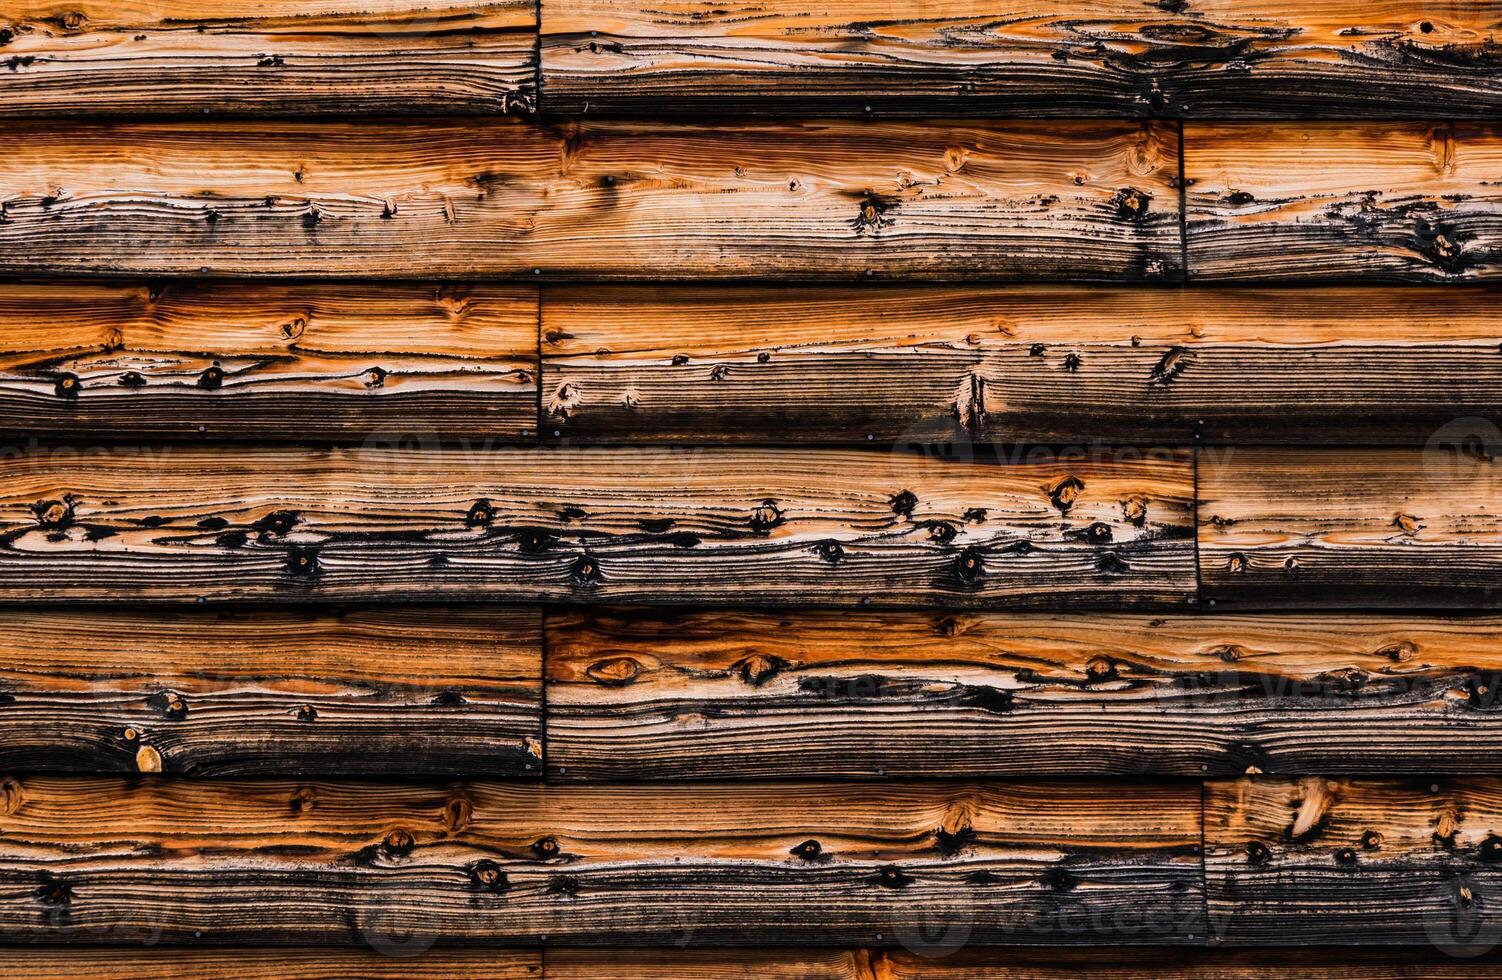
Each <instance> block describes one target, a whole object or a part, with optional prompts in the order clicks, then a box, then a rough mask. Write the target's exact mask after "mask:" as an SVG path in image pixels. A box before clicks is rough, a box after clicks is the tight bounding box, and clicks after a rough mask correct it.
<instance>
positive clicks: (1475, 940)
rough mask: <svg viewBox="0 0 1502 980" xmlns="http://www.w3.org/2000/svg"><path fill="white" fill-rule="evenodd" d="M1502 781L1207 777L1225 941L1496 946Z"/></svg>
mask: <svg viewBox="0 0 1502 980" xmlns="http://www.w3.org/2000/svg"><path fill="white" fill-rule="evenodd" d="M1499 824H1502V785H1499V783H1498V781H1497V780H1496V779H1494V778H1480V777H1478V778H1473V779H1466V780H1463V781H1456V782H1449V781H1443V780H1441V781H1431V780H1428V779H1417V780H1413V781H1411V782H1396V781H1380V782H1379V781H1373V782H1359V781H1346V780H1333V779H1325V778H1320V777H1311V778H1308V779H1301V780H1271V779H1247V780H1238V781H1234V782H1212V783H1209V784H1208V785H1207V786H1206V796H1205V870H1206V891H1207V895H1208V897H1209V910H1210V920H1211V928H1212V929H1213V930H1215V932H1216V934H1218V935H1220V937H1221V938H1222V939H1223V940H1224V941H1225V942H1227V943H1230V944H1236V945H1255V944H1280V943H1287V942H1289V941H1290V939H1293V938H1296V939H1297V940H1298V941H1299V942H1304V943H1322V942H1330V943H1340V944H1366V945H1380V944H1391V943H1408V944H1414V945H1417V944H1432V945H1434V946H1435V947H1437V948H1439V949H1441V950H1448V951H1450V952H1451V953H1453V954H1454V955H1457V956H1461V957H1464V956H1467V955H1470V956H1474V955H1476V954H1477V953H1478V952H1485V951H1487V950H1489V949H1491V948H1492V947H1494V946H1495V945H1496V944H1497V941H1498V938H1499V929H1502V926H1499V924H1498V920H1497V917H1496V910H1497V907H1498V904H1499V901H1502V897H1499V895H1498V893H1497V883H1496V879H1495V872H1494V871H1493V866H1494V864H1495V862H1496V861H1497V860H1498V856H1499V854H1502V838H1499V837H1498V836H1497V829H1498V827H1499Z"/></svg>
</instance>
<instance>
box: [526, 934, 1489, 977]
mask: <svg viewBox="0 0 1502 980" xmlns="http://www.w3.org/2000/svg"><path fill="white" fill-rule="evenodd" d="M955 947H956V942H955V940H954V938H953V937H950V939H949V941H948V942H947V943H946V942H945V941H944V940H943V939H942V938H941V937H934V938H931V939H930V940H928V941H927V942H924V941H923V940H921V939H917V940H916V941H915V942H914V943H913V949H912V950H905V949H899V950H881V949H862V950H834V951H827V952H825V951H811V950H798V949H736V950H717V949H706V950H697V949H685V950H585V949H568V950H560V951H557V952H550V953H549V954H548V963H547V975H548V977H549V978H550V980H606V978H609V980H760V978H765V980H872V978H873V977H874V978H877V980H1074V978H1078V977H1081V976H1092V977H1101V978H1103V980H1160V978H1165V977H1171V978H1182V980H1252V978H1256V980H1305V978H1307V977H1309V976H1310V975H1311V973H1317V974H1318V975H1319V976H1320V977H1327V978H1330V980H1472V978H1474V980H1481V978H1495V977H1502V966H1499V965H1498V964H1497V962H1496V960H1495V958H1492V959H1483V960H1480V961H1477V960H1466V959H1458V958H1455V957H1451V956H1448V955H1446V954H1444V953H1441V952H1437V951H1432V950H1423V949H1413V950H1410V949H1391V948H1389V949H1381V950H1362V949H1351V948H1328V947H1325V948H1321V947H1313V948H1309V947H1306V948H1302V949H1277V950H1262V949H1238V950H1230V949H1215V950H1197V949H1185V948H1183V947H1172V948H1166V949H1131V948H1119V947H1118V948H1112V949H1075V948H1065V949H1060V948H1057V947H1055V948H1051V949H1029V948H1028V947H1025V946H1017V947H1009V948H1006V949H975V948H964V947H961V948H955Z"/></svg>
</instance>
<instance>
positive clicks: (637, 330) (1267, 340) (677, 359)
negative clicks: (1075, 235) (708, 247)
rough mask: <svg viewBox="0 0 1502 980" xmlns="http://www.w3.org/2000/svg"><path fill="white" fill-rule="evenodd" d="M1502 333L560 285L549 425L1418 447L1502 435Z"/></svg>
mask: <svg viewBox="0 0 1502 980" xmlns="http://www.w3.org/2000/svg"><path fill="white" fill-rule="evenodd" d="M1374 311H1375V312H1377V313H1378V315H1376V316H1374V315H1373V314H1374ZM1499 317H1502V292H1498V291H1495V290H1489V289H1483V288H1456V289H1452V290H1447V291H1436V290H1417V289H1407V288H1398V287H1390V288H1369V287H1355V288H1312V289H1306V290H1296V291H1295V290H1284V289H1196V290H1172V291H1164V290H1148V289H1130V288H1122V289H1109V288H1101V287H1093V288H1092V287H1069V286H1046V287H1044V286H1020V287H960V286H956V287H932V286H931V287H918V286H909V287H870V288H848V289H830V288H828V287H824V288H789V287H787V286H778V287H770V286H744V287H724V286H720V287H714V288H707V287H695V286H656V287H636V286H624V287H585V286H558V287H548V288H547V289H545V290H544V294H543V306H542V372H543V394H544V400H545V403H544V406H543V407H544V417H543V419H542V423H541V426H542V431H543V435H544V438H546V439H550V440H553V439H564V440H568V441H569V442H572V443H578V442H618V441H620V442H624V441H630V442H645V441H656V442H684V443H695V444H703V443H736V442H742V443H759V444H766V443H769V442H776V443H803V442H808V443H837V442H865V441H868V440H879V441H882V442H887V441H892V442H897V443H913V442H917V443H929V442H932V443H945V442H951V443H954V446H953V447H952V450H951V451H953V452H956V453H964V452H966V451H968V448H969V447H968V445H967V444H968V443H970V442H972V441H982V442H986V441H1000V442H1006V443H1013V442H1022V443H1044V444H1064V445H1075V444H1087V445H1088V444H1092V443H1094V442H1097V441H1100V442H1106V443H1126V444H1139V445H1140V444H1149V443H1157V442H1163V443H1166V444H1189V443H1190V442H1192V441H1194V440H1199V441H1201V442H1203V443H1227V442H1229V443H1235V442H1255V443H1258V444H1264V445H1265V444H1273V443H1288V444H1294V445H1305V444H1308V443H1311V442H1333V443H1338V444H1346V445H1349V444H1352V443H1374V444H1383V445H1394V444H1399V443H1410V444H1411V443H1417V444H1423V443H1424V442H1426V441H1427V440H1428V439H1429V437H1430V436H1431V435H1433V433H1434V432H1435V430H1436V429H1438V428H1440V427H1441V426H1442V425H1444V424H1445V423H1448V422H1450V421H1451V420H1453V419H1456V418H1464V417H1480V418H1495V419H1502V356H1499V354H1498V350H1497V342H1498V329H1497V321H1498V318H1499Z"/></svg>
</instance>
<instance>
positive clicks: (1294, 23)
mask: <svg viewBox="0 0 1502 980" xmlns="http://www.w3.org/2000/svg"><path fill="white" fill-rule="evenodd" d="M1499 29H1502V14H1499V13H1498V12H1497V10H1496V8H1495V7H1493V6H1492V5H1491V4H1488V3H1469V2H1467V3H1444V4H1436V3H1426V2H1421V0H1324V2H1321V3H1319V4H1316V5H1310V4H1307V3H1298V2H1295V0H1254V2H1248V0H1194V2H1193V3H1187V2H1186V3H1178V2H1168V3H1145V2H1142V3H1137V2H1131V0H1071V2H1068V3H1046V2H1042V0H942V2H937V3H925V4H924V5H923V6H922V7H921V8H919V9H916V10H915V9H914V8H913V7H912V5H910V4H904V3H899V2H895V0H844V2H840V3H814V4H810V3H808V2H807V0H764V2H758V3H756V4H740V5H734V4H732V5H724V4H716V3H713V2H710V0H672V2H668V3H658V4H652V5H650V6H641V7H633V6H631V5H626V4H621V3H617V2H614V0H550V2H548V3H544V4H543V6H542V70H543V85H544V88H545V90H546V92H547V109H548V111H550V112H562V113H610V112H626V113H635V114H649V115H664V114H676V113H705V112H727V111H728V112H735V113H740V114H748V113H749V114H759V115H769V114H782V115H821V114H846V115H855V114H876V115H888V114H890V115H903V116H931V115H943V114H952V113H961V114H976V115H1001V116H1082V115H1085V116H1117V117H1119V116H1146V115H1168V116H1188V117H1210V118H1220V119H1226V118H1299V117H1310V116H1312V117H1315V118H1319V117H1325V118H1328V117H1331V116H1338V117H1345V116H1370V117H1377V118H1403V117H1408V118H1412V117H1415V116H1418V117H1425V116H1438V117H1443V118H1458V117H1464V116H1470V117H1478V118H1488V117H1494V116H1495V115H1496V114H1497V112H1498V110H1499V108H1502V83H1499V81H1498V78H1499V76H1498V72H1497V69H1498V67H1499V66H1502V54H1499V50H1502V49H1499V47H1498V44H1497V40H1496V37H1497V34H1498V32H1499Z"/></svg>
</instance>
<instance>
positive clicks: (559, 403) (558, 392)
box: [548, 381, 584, 421]
mask: <svg viewBox="0 0 1502 980" xmlns="http://www.w3.org/2000/svg"><path fill="white" fill-rule="evenodd" d="M583 400H584V395H583V393H582V392H581V391H580V390H579V386H578V385H576V384H574V383H573V382H572V381H565V382H564V383H563V384H561V385H559V386H558V387H557V388H556V389H554V391H553V395H552V397H551V398H550V399H549V400H548V414H549V415H550V416H552V417H553V418H557V419H563V420H565V421H567V420H568V419H569V418H570V417H572V416H573V414H574V409H576V408H578V407H579V403H580V402H581V401H583Z"/></svg>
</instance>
